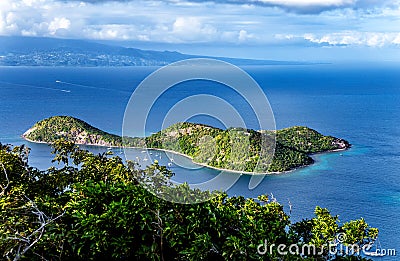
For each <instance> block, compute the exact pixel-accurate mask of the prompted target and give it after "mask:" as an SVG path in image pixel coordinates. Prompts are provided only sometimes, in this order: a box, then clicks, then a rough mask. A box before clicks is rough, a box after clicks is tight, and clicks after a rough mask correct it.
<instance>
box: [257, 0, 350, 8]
mask: <svg viewBox="0 0 400 261" xmlns="http://www.w3.org/2000/svg"><path fill="white" fill-rule="evenodd" d="M259 1H260V2H262V3H268V4H275V5H282V6H299V7H305V6H345V5H351V4H354V3H355V2H356V1H355V0H259Z"/></svg>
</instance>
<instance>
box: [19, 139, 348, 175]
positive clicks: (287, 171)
mask: <svg viewBox="0 0 400 261" xmlns="http://www.w3.org/2000/svg"><path fill="white" fill-rule="evenodd" d="M21 137H22V138H23V139H24V140H26V141H28V142H31V143H38V144H47V145H50V144H51V143H49V142H45V141H34V140H31V139H29V138H27V137H25V133H24V134H23V135H21ZM75 145H78V146H79V145H84V146H94V147H102V148H103V147H104V148H105V147H107V148H123V149H142V150H157V151H164V152H170V153H172V154H175V155H179V156H183V157H185V158H187V159H190V160H191V161H192V163H194V164H196V165H199V166H202V167H205V168H210V169H214V170H219V171H224V172H230V173H234V174H240V175H249V176H261V175H262V176H265V175H281V174H286V173H290V172H293V171H296V170H298V169H301V168H305V167H309V166H311V165H313V164H314V163H315V160H314V158H313V160H314V163H312V164H309V165H303V166H299V167H296V168H293V169H290V170H286V171H281V172H279V171H277V172H249V171H239V170H230V169H222V168H217V167H213V166H209V165H207V164H205V163H199V162H195V161H194V160H193V158H192V157H190V156H188V155H186V154H183V153H181V152H176V151H173V150H168V149H160V148H143V147H124V146H107V145H100V144H92V143H86V144H83V143H75ZM350 148H351V147H348V148H342V149H334V150H327V151H322V152H316V153H311V154H308V155H309V156H310V157H312V155H318V154H325V153H334V152H341V151H346V150H348V149H350Z"/></svg>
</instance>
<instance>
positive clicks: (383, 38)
mask: <svg viewBox="0 0 400 261" xmlns="http://www.w3.org/2000/svg"><path fill="white" fill-rule="evenodd" d="M303 38H304V39H305V40H307V41H310V42H312V43H317V44H329V45H360V46H369V47H384V46H387V45H399V44H400V32H387V33H386V32H385V33H382V32H356V31H346V32H339V33H330V34H325V35H322V36H316V35H315V34H304V35H303Z"/></svg>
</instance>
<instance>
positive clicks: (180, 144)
mask: <svg viewBox="0 0 400 261" xmlns="http://www.w3.org/2000/svg"><path fill="white" fill-rule="evenodd" d="M23 137H24V138H26V139H28V140H30V141H34V142H46V143H51V142H54V141H55V140H57V139H59V138H61V137H63V138H65V139H67V140H69V141H73V142H74V143H76V144H88V145H99V146H127V147H143V148H144V147H147V148H158V149H168V150H173V151H176V152H179V153H183V154H185V155H187V156H189V157H191V158H192V159H193V161H194V162H197V163H201V164H205V165H208V166H211V167H215V168H221V169H229V170H238V171H246V172H256V173H267V172H283V171H288V170H292V169H294V168H298V167H302V166H307V165H310V164H312V163H313V162H314V160H313V159H312V158H311V157H310V154H311V153H319V152H327V151H333V150H341V149H347V148H349V147H350V144H349V143H348V142H347V141H346V140H343V139H339V138H335V137H332V136H324V135H322V134H320V133H318V132H317V131H315V130H313V129H310V128H307V127H299V126H296V127H291V128H286V129H282V130H278V131H276V132H271V131H255V130H249V129H242V128H229V129H227V130H222V129H218V128H214V127H211V126H207V125H203V124H196V123H188V122H184V123H177V124H174V125H172V126H170V127H168V128H166V129H164V130H162V131H160V132H157V133H155V134H152V135H151V136H149V137H146V138H137V137H136V138H131V137H124V138H123V139H122V138H121V137H120V136H117V135H113V134H109V133H107V132H104V131H102V130H99V129H97V128H95V127H93V126H91V125H89V124H88V123H86V122H84V121H82V120H79V119H76V118H73V117H70V116H55V117H51V118H48V119H44V120H42V121H39V122H37V123H36V124H35V125H34V126H33V127H32V128H30V129H29V130H28V131H27V132H25V133H24V134H23ZM275 137H276V144H274V142H273V141H274V138H275ZM274 145H275V154H274V156H273V157H272V155H273V154H272V152H273V149H274ZM271 157H272V158H271Z"/></svg>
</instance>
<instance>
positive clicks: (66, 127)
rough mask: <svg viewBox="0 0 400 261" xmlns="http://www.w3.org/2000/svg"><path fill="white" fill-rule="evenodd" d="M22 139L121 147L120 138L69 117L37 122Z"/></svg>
mask: <svg viewBox="0 0 400 261" xmlns="http://www.w3.org/2000/svg"><path fill="white" fill-rule="evenodd" d="M23 137H24V138H26V139H28V140H31V141H36V142H46V143H51V142H54V141H55V140H57V139H59V138H64V139H66V140H68V141H72V142H74V143H75V144H87V145H99V146H121V145H122V139H121V137H119V136H117V135H113V134H109V133H106V132H104V131H102V130H99V129H97V128H95V127H93V126H91V125H89V124H87V123H86V122H84V121H82V120H79V119H76V118H73V117H70V116H55V117H51V118H48V119H45V120H42V121H39V122H37V123H36V124H35V125H34V126H33V127H32V128H30V129H29V130H28V131H26V132H25V133H24V134H23Z"/></svg>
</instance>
